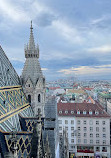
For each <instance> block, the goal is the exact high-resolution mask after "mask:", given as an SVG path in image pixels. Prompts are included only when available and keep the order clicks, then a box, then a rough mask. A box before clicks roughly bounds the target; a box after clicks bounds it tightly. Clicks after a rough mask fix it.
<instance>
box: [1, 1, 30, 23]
mask: <svg viewBox="0 0 111 158" xmlns="http://www.w3.org/2000/svg"><path fill="white" fill-rule="evenodd" d="M0 14H2V16H3V17H5V18H10V19H11V20H13V21H16V22H17V21H26V20H28V19H29V17H28V16H27V14H26V13H25V12H24V10H23V9H21V8H20V7H18V6H17V5H14V4H13V3H12V2H11V1H8V0H1V1H0Z"/></svg>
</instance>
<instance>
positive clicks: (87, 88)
mask: <svg viewBox="0 0 111 158" xmlns="http://www.w3.org/2000/svg"><path fill="white" fill-rule="evenodd" d="M83 89H84V90H87V91H91V90H92V89H94V88H89V87H86V88H83Z"/></svg>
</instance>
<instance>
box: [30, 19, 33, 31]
mask: <svg viewBox="0 0 111 158" xmlns="http://www.w3.org/2000/svg"><path fill="white" fill-rule="evenodd" d="M30 29H31V30H32V29H33V27H32V20H31V27H30Z"/></svg>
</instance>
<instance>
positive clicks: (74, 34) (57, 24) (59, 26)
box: [52, 19, 84, 44]
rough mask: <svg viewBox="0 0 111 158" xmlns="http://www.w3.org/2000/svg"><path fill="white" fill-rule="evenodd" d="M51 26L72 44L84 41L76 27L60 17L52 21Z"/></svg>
mask: <svg viewBox="0 0 111 158" xmlns="http://www.w3.org/2000/svg"><path fill="white" fill-rule="evenodd" d="M52 27H53V28H54V29H55V30H56V31H57V32H58V33H59V34H60V35H62V36H63V37H64V38H65V39H66V40H67V41H69V42H71V43H73V44H81V43H83V41H84V38H83V37H82V36H81V35H80V33H79V31H78V30H77V29H76V27H71V26H70V25H69V24H67V23H66V22H65V21H63V20H61V19H57V20H54V21H53V22H52Z"/></svg>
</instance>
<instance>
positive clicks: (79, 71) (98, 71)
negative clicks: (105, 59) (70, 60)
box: [58, 65, 111, 76]
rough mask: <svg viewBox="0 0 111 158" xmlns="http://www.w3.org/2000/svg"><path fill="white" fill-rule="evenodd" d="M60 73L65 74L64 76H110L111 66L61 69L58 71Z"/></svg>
mask: <svg viewBox="0 0 111 158" xmlns="http://www.w3.org/2000/svg"><path fill="white" fill-rule="evenodd" d="M58 72H59V73H63V74H64V75H74V74H75V75H78V76H81V75H82V76H85V75H93V76H94V75H98V76H99V75H102V74H103V75H104V74H109V73H110V72H111V65H102V66H95V67H90V66H80V67H78V68H73V67H72V68H69V69H61V70H59V71H58Z"/></svg>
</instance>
